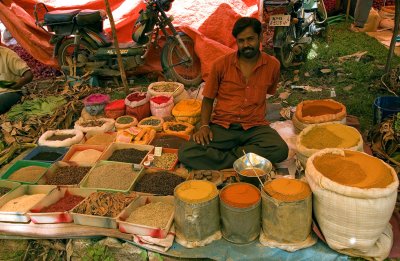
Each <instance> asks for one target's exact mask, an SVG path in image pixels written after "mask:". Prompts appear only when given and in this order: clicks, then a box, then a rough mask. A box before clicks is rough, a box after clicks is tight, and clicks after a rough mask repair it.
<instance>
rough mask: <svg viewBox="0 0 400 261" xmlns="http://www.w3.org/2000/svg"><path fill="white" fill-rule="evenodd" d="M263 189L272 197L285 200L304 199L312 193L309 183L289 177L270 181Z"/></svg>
mask: <svg viewBox="0 0 400 261" xmlns="http://www.w3.org/2000/svg"><path fill="white" fill-rule="evenodd" d="M263 189H264V191H265V192H266V193H267V194H268V195H270V196H271V197H273V198H275V199H277V200H280V201H284V202H292V201H298V200H303V199H305V198H307V197H308V196H309V195H310V194H311V189H310V186H308V184H307V183H305V182H303V181H300V180H296V179H287V178H278V179H274V180H272V181H269V182H267V183H266V184H265V185H264V187H263Z"/></svg>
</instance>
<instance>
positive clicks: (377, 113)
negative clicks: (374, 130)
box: [373, 96, 400, 124]
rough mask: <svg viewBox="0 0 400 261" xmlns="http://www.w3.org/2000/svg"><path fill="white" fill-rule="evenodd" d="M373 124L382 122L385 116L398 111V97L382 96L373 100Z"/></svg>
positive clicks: (399, 104)
mask: <svg viewBox="0 0 400 261" xmlns="http://www.w3.org/2000/svg"><path fill="white" fill-rule="evenodd" d="M373 108H374V119H373V120H374V124H377V123H380V122H382V121H383V120H384V119H385V118H387V117H389V116H391V115H393V114H396V113H398V112H400V97H397V96H383V97H378V98H376V99H375V101H374V107H373Z"/></svg>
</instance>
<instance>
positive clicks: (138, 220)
mask: <svg viewBox="0 0 400 261" xmlns="http://www.w3.org/2000/svg"><path fill="white" fill-rule="evenodd" d="M173 212H174V205H171V204H168V203H164V202H155V203H148V204H146V205H144V206H141V207H139V208H137V209H135V210H134V211H133V212H132V213H131V214H130V215H129V217H128V218H127V219H126V222H130V223H134V224H137V225H144V226H148V227H156V228H165V227H166V226H167V225H168V221H169V220H170V219H171V216H172V213H173Z"/></svg>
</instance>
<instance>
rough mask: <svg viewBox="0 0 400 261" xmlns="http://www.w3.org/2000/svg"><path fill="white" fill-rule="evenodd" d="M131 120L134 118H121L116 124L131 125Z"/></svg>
mask: <svg viewBox="0 0 400 261" xmlns="http://www.w3.org/2000/svg"><path fill="white" fill-rule="evenodd" d="M133 120H134V118H133V117H131V116H122V117H119V118H118V119H117V123H119V124H128V123H131V122H132V121H133Z"/></svg>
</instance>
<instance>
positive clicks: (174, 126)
mask: <svg viewBox="0 0 400 261" xmlns="http://www.w3.org/2000/svg"><path fill="white" fill-rule="evenodd" d="M168 129H169V130H172V131H184V130H186V129H187V126H186V125H183V124H178V123H177V124H171V125H170V126H168Z"/></svg>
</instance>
